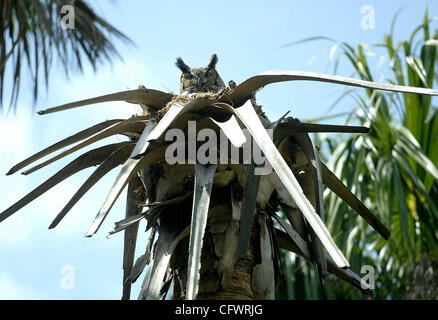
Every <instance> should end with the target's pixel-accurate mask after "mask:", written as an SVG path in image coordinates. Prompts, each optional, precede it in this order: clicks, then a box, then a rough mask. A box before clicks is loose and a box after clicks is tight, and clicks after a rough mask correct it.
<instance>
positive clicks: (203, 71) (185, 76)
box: [175, 54, 225, 94]
mask: <svg viewBox="0 0 438 320" xmlns="http://www.w3.org/2000/svg"><path fill="white" fill-rule="evenodd" d="M217 61H218V58H217V55H216V54H213V55H212V56H211V58H210V61H209V62H208V64H207V65H206V66H204V67H194V68H190V67H189V66H188V65H187V64H186V63H185V62H184V61H183V59H181V58H178V59H176V63H175V64H176V66H177V67H178V68H179V69H180V70H181V72H182V74H181V79H180V84H179V93H180V94H182V93H184V92H187V93H196V92H219V91H220V90H221V89H222V88H225V84H224V82H223V81H222V78H221V77H220V75H219V73H218V72H217V71H216V64H217Z"/></svg>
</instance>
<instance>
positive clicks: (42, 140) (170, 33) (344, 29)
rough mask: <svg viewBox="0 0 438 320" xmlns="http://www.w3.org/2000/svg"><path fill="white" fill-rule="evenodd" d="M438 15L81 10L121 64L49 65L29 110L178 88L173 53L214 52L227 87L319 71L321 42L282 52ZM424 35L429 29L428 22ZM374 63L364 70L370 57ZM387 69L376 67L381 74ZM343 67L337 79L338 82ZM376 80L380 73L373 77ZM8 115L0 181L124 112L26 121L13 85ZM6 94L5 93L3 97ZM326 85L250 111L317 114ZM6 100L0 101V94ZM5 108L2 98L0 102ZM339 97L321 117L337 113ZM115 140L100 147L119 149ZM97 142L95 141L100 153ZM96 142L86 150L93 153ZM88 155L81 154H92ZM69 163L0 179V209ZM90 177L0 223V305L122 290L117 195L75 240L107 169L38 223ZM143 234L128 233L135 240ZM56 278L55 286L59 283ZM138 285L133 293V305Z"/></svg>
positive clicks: (282, 9)
mask: <svg viewBox="0 0 438 320" xmlns="http://www.w3.org/2000/svg"><path fill="white" fill-rule="evenodd" d="M365 5H371V6H372V7H373V8H374V13H375V26H374V29H367V30H364V29H363V28H362V27H361V20H362V18H363V16H364V15H363V14H362V13H361V8H362V7H363V6H365ZM426 5H428V6H429V14H430V17H433V16H438V3H437V2H436V1H435V2H434V1H425V0H386V1H371V0H368V1H361V0H360V1H359V0H356V1H351V0H336V1H330V2H329V1H316V0H308V1H269V2H268V1H238V2H237V1H220V2H218V1H184V2H177V1H139V0H138V1H129V2H128V1H120V0H119V1H103V0H100V1H93V6H94V8H95V9H96V11H97V12H99V13H100V14H101V15H102V16H103V17H104V18H105V19H107V20H108V21H110V22H111V23H112V24H113V25H114V26H115V27H117V28H118V29H119V30H121V31H122V32H124V33H125V34H126V35H127V36H128V37H130V38H131V39H132V40H133V41H134V42H135V43H136V47H134V46H126V45H124V44H120V43H117V48H118V49H119V52H120V53H121V55H122V56H123V61H118V60H116V61H115V62H114V63H113V64H112V65H104V66H102V67H100V68H99V70H98V71H97V72H96V73H93V72H92V70H86V71H85V73H84V74H82V75H81V74H75V75H73V76H72V77H71V78H70V79H69V80H68V79H66V78H65V77H64V76H63V74H62V70H61V67H62V66H60V65H54V66H53V68H52V69H51V74H50V80H51V81H50V87H49V89H48V91H47V92H45V91H44V90H42V91H41V95H40V99H39V101H38V103H37V106H36V109H37V110H38V109H45V108H47V107H52V106H56V105H60V104H63V103H66V102H70V101H75V100H81V99H85V98H89V97H93V96H97V95H101V94H106V93H111V92H115V91H121V90H126V89H134V88H137V87H138V85H139V84H143V85H145V86H146V87H149V88H155V89H158V90H163V91H167V90H170V91H173V92H177V91H178V82H179V71H178V70H177V68H176V67H175V65H174V61H175V58H176V57H178V56H181V57H183V59H184V60H185V61H186V62H187V63H188V64H189V65H203V64H205V63H206V62H207V61H208V59H209V57H210V55H211V54H212V53H217V55H218V57H219V63H218V66H217V69H218V71H219V72H220V74H221V76H222V78H223V79H224V81H225V82H226V83H227V82H228V81H229V80H234V81H235V82H237V83H239V82H241V81H243V80H245V79H246V78H248V77H250V76H253V75H256V74H259V73H261V72H263V71H267V70H303V71H314V72H323V73H331V72H332V68H331V67H330V66H329V65H328V57H329V52H330V51H329V49H330V43H328V42H324V41H317V42H310V43H304V44H300V45H297V46H293V47H287V48H281V46H282V45H284V44H286V43H289V42H293V41H297V40H300V39H304V38H308V37H314V36H327V37H331V38H333V39H336V40H338V41H345V42H348V43H350V44H351V45H353V46H356V45H357V44H359V43H361V42H366V43H369V44H374V43H378V42H380V41H381V40H382V38H383V35H384V34H385V33H388V32H389V30H390V24H391V21H392V17H393V16H394V14H395V12H396V11H397V9H398V8H400V7H402V6H404V9H403V11H402V12H401V14H400V16H399V19H398V22H397V24H396V27H395V31H396V32H395V37H396V39H398V40H400V39H406V38H407V37H408V36H409V35H410V33H411V32H412V30H413V29H414V28H415V27H416V26H417V25H419V24H420V23H421V21H422V17H423V14H424V11H425V8H426ZM435 26H436V25H435ZM375 59H376V63H377V60H378V58H375ZM385 63H387V61H383V67H382V69H381V70H384V66H385ZM351 73H352V69H351V68H350V67H349V66H348V65H347V64H346V63H343V64H341V66H340V69H339V71H338V74H339V75H342V76H350V75H351ZM377 75H378V76H380V75H381V74H380V73H377ZM24 80H25V81H24V82H23V87H22V88H21V93H22V95H21V98H20V100H19V104H18V110H17V112H16V114H15V115H13V114H10V115H8V116H6V115H1V117H0V147H1V149H2V150H4V151H3V152H2V157H1V158H0V173H1V172H3V173H6V172H7V171H8V170H9V169H10V168H11V167H12V166H13V165H14V164H16V163H18V162H19V161H21V160H23V159H24V158H26V157H28V156H30V155H32V154H34V153H35V152H37V151H39V150H41V149H42V148H44V147H46V146H48V145H50V144H52V143H54V142H56V141H57V140H59V139H62V138H64V137H67V136H68V135H71V134H73V133H75V132H77V131H79V130H82V129H84V128H86V127H88V126H91V125H93V124H95V123H98V122H101V121H104V120H106V119H112V118H119V117H127V116H130V115H132V114H133V113H135V112H136V107H135V106H132V105H129V104H126V103H107V104H100V105H94V106H88V107H83V108H80V109H73V110H69V111H64V112H62V113H55V114H50V115H45V116H38V115H37V114H35V113H34V112H33V113H31V106H32V103H31V94H32V91H31V88H30V87H29V86H28V82H29V81H28V80H27V79H24ZM7 89H8V86H7V85H6V92H7ZM342 90H343V87H340V86H337V85H327V84H317V83H310V82H295V83H281V84H276V85H272V86H269V87H266V88H265V89H264V90H263V91H262V92H261V93H260V94H259V98H258V99H259V102H260V103H262V104H263V105H264V108H265V112H266V113H267V115H268V116H269V117H271V119H275V118H278V117H279V116H281V115H282V114H284V113H285V112H286V111H287V110H291V115H292V116H294V117H298V118H300V119H306V118H314V117H318V116H321V115H323V114H326V112H327V108H328V107H329V106H330V105H331V104H332V103H333V102H334V101H335V99H336V97H337V96H338V95H339V94H340V93H341V92H342ZM6 98H7V97H6ZM5 101H8V100H7V99H6V100H5ZM352 107H353V104H352V102H351V101H348V100H345V101H344V102H342V103H341V105H340V106H339V107H337V109H335V110H334V111H333V112H340V111H344V110H349V109H350V108H352ZM121 139H122V138H120V137H116V138H111V139H107V140H105V141H103V142H102V143H108V142H111V141H120V140H121ZM102 143H100V144H102ZM100 144H96V145H94V146H97V145H100ZM94 146H93V147H94ZM78 155H79V154H75V155H73V156H70V157H68V158H67V159H63V160H61V161H60V163H59V164H58V163H55V164H52V165H50V166H49V167H46V168H44V169H41V170H39V171H37V172H35V173H33V174H31V175H30V176H23V175H20V174H15V175H13V176H5V175H3V174H2V175H0V194H1V197H0V211H3V210H5V209H6V208H8V207H9V206H10V205H12V204H13V203H15V202H16V201H18V200H19V199H20V198H21V197H22V196H24V195H25V194H27V193H28V192H30V191H31V190H32V189H33V188H35V187H36V186H38V185H39V183H41V182H42V181H43V180H45V179H47V178H48V177H49V176H51V175H52V174H53V173H55V172H56V171H57V170H59V169H60V168H62V167H63V166H64V165H66V164H67V163H68V162H69V161H70V160H73V159H74V158H75V157H76V156H78ZM92 170H93V169H88V170H84V171H83V172H81V173H80V174H77V175H75V176H73V177H71V178H69V179H68V180H66V181H64V182H62V183H61V184H59V185H58V186H56V187H55V188H53V189H52V190H50V191H49V192H47V193H46V194H44V195H43V196H42V197H40V198H39V199H37V200H35V201H33V202H32V203H31V204H29V205H28V206H26V207H25V208H24V209H22V210H20V211H19V212H18V213H16V214H15V215H14V216H12V217H10V218H9V219H7V220H6V221H4V222H3V223H1V224H0V243H1V245H0V299H119V298H120V297H121V292H122V289H121V288H122V286H121V284H122V280H121V279H122V251H123V250H122V246H123V237H122V236H123V235H122V233H120V234H115V235H113V236H111V237H107V235H108V232H109V231H110V230H112V228H113V226H114V224H113V223H114V222H115V221H118V220H121V219H122V218H123V215H124V212H123V210H124V205H125V199H124V194H123V195H122V196H121V197H120V198H119V200H118V201H117V203H116V205H115V206H114V207H113V209H112V211H111V212H110V214H109V216H108V218H107V219H106V221H105V223H104V224H103V226H102V228H101V229H100V230H99V232H98V233H97V234H96V235H95V236H93V237H92V238H85V237H84V234H85V232H86V231H87V230H88V227H89V226H90V223H91V222H92V220H93V218H94V216H95V215H96V213H97V211H98V210H99V208H100V205H101V204H102V202H103V200H104V198H105V196H106V193H107V192H108V190H109V188H110V186H111V185H112V182H113V181H114V179H115V176H116V174H117V169H116V170H114V171H113V172H111V174H108V175H107V176H106V177H105V178H104V179H103V180H102V181H101V182H100V183H99V184H98V185H97V186H95V187H94V188H93V189H92V190H91V191H90V192H89V193H88V194H87V195H86V196H84V198H82V200H81V201H80V202H79V203H78V204H77V206H76V207H75V208H74V209H73V210H72V211H71V212H70V213H69V214H68V216H67V217H66V218H65V220H64V221H62V222H61V223H60V225H59V226H58V227H57V228H56V229H54V230H48V226H49V224H50V222H51V221H52V219H53V218H54V217H55V216H56V214H57V213H58V212H59V210H60V209H61V208H62V207H63V206H64V204H65V203H66V202H67V201H68V200H69V199H70V197H71V196H72V195H73V193H74V192H75V191H76V189H77V188H78V187H79V186H80V185H81V183H82V182H83V181H84V180H85V179H86V178H87V177H88V175H89V174H91V172H92ZM144 229H145V225H144V224H142V225H140V231H144ZM140 235H141V236H140V238H139V242H140V243H139V244H138V247H137V248H138V249H137V253H138V254H141V253H142V252H143V251H144V247H145V242H146V235H145V234H144V232H140ZM66 266H67V268H68V269H69V270H73V271H74V274H71V273H70V275H71V276H72V275H73V278H69V279H71V280H74V282H73V284H74V288H71V287H70V288H65V286H63V283H64V282H63V281H64V280H65V278H63V277H64V276H65V275H66V274H64V273H63V271H64V269H65V268H66ZM63 279H64V280H63ZM140 283H141V280H138V281H137V282H136V283H135V285H134V287H133V295H132V296H133V298H136V296H137V293H138V290H139V287H140Z"/></svg>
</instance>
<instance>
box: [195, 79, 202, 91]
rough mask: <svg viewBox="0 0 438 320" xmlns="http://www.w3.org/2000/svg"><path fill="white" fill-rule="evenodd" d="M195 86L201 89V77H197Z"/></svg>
mask: <svg viewBox="0 0 438 320" xmlns="http://www.w3.org/2000/svg"><path fill="white" fill-rule="evenodd" d="M196 84H197V87H198V89H201V86H202V80H201V77H198V81H197V83H196Z"/></svg>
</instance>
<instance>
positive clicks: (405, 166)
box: [307, 10, 438, 299]
mask: <svg viewBox="0 0 438 320" xmlns="http://www.w3.org/2000/svg"><path fill="white" fill-rule="evenodd" d="M399 12H400V11H399ZM397 16H398V13H397V14H396V15H395V17H394V20H393V22H392V27H391V32H390V34H387V35H385V36H384V39H383V42H382V43H380V44H378V45H376V46H374V48H376V49H378V48H382V49H383V50H385V52H384V53H383V55H382V54H378V53H377V52H374V51H373V50H374V49H372V47H371V46H368V45H366V44H360V45H359V46H358V47H357V48H356V49H354V48H353V47H352V46H350V45H349V44H347V43H338V42H334V46H336V47H338V48H341V52H340V53H339V54H338V56H337V59H336V61H337V62H336V65H337V64H338V63H339V60H340V59H341V58H342V57H346V58H347V60H348V62H349V63H351V65H352V66H353V67H354V70H355V74H356V75H357V76H359V77H360V78H361V79H363V80H367V81H373V79H374V78H375V77H376V75H375V73H373V72H372V69H371V65H372V63H373V61H370V60H372V59H373V57H378V58H379V59H380V60H386V61H388V62H389V64H388V68H387V69H385V70H384V72H385V76H386V77H387V80H386V81H387V82H389V83H393V84H399V85H409V86H416V87H423V88H432V87H433V86H434V85H436V80H437V61H438V60H437V43H438V30H435V32H432V31H431V27H430V24H431V21H432V19H429V18H428V14H427V10H426V13H425V16H424V20H423V21H422V23H421V24H420V25H419V26H418V27H416V28H415V29H414V31H413V32H412V35H411V36H410V38H409V39H408V40H405V41H400V42H398V43H397V44H396V43H394V40H393V39H394V26H395V22H396V19H397ZM382 57H383V59H382ZM335 72H336V66H335ZM347 96H349V97H353V99H354V100H355V101H356V102H357V107H356V108H355V110H353V111H352V112H351V114H350V115H349V117H348V121H347V123H351V122H358V123H359V124H360V125H363V126H367V127H370V129H371V130H370V133H369V134H368V135H363V136H345V135H344V136H336V137H330V138H327V139H323V140H321V139H319V140H318V141H319V143H321V144H322V145H323V146H324V147H323V148H322V150H327V154H325V155H322V157H323V158H325V159H328V166H329V167H330V168H331V169H332V170H333V172H335V173H336V174H337V175H338V176H339V177H340V179H341V180H342V181H343V182H344V183H345V184H346V185H347V186H348V187H349V188H352V190H354V192H355V193H356V194H358V195H360V198H361V199H363V201H364V202H365V203H366V204H367V205H368V207H369V208H370V209H371V210H372V211H373V212H376V213H377V216H378V217H379V218H380V219H381V220H382V221H384V222H385V224H386V225H387V226H388V227H389V229H390V231H391V234H392V236H391V238H390V239H389V241H382V240H381V239H379V238H378V237H376V235H375V233H373V232H372V230H370V229H369V228H368V227H367V226H366V225H365V224H363V223H361V222H360V221H358V220H357V219H356V218H354V217H352V216H348V218H347V217H346V216H345V215H344V213H345V212H347V211H348V208H347V207H346V206H345V204H344V203H343V202H342V201H340V199H338V198H336V196H334V195H333V194H328V196H327V197H326V199H325V200H326V208H327V210H328V213H329V214H328V216H329V219H328V222H327V223H328V227H329V230H330V231H331V232H332V233H333V234H339V233H340V231H341V230H342V231H346V232H342V233H341V234H340V239H339V243H341V244H342V249H343V251H344V252H345V253H346V256H347V257H348V258H349V261H350V262H351V264H352V268H360V266H363V265H367V264H368V265H372V266H376V267H377V271H378V277H377V281H378V284H380V287H378V289H377V290H376V295H377V298H384V299H386V298H388V297H390V298H393V299H400V298H415V297H417V298H423V299H424V298H429V299H430V298H432V299H436V298H437V297H438V296H437V293H436V290H434V289H431V290H429V289H428V288H429V287H430V285H431V284H432V283H434V282H433V275H431V276H432V278H431V277H430V276H428V271H427V270H428V268H429V267H430V266H432V265H435V264H436V261H437V257H438V233H437V230H438V220H437V218H438V211H437V207H438V183H437V182H438V170H437V167H438V152H437V150H436V147H435V145H436V143H435V138H436V136H437V134H438V112H437V109H436V107H434V105H433V100H432V99H431V97H426V96H420V95H410V94H409V95H401V94H399V93H388V92H377V91H372V90H368V89H367V90H365V91H360V92H358V91H357V90H346V91H345V92H344V93H343V94H342V96H341V97H340V100H341V99H343V98H344V97H347ZM340 100H339V101H340ZM325 147H327V148H325ZM420 275H422V276H420ZM312 278H313V280H311V279H312ZM315 278H316V276H315V275H313V276H311V277H310V278H308V280H307V281H315ZM331 296H332V297H339V296H340V297H344V298H345V297H347V298H355V297H358V296H357V294H356V293H355V292H352V291H351V290H349V288H347V287H343V288H339V286H337V285H334V286H333V287H332V290H331Z"/></svg>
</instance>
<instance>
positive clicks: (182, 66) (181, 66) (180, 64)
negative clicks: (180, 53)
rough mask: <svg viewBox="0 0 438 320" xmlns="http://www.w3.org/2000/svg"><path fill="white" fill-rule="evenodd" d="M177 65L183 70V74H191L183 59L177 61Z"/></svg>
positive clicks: (179, 58)
mask: <svg viewBox="0 0 438 320" xmlns="http://www.w3.org/2000/svg"><path fill="white" fill-rule="evenodd" d="M175 65H176V66H177V67H178V69H180V70H181V72H182V73H190V67H189V66H188V65H187V64H186V63H185V62H184V60H183V59H181V57H178V58H177V59H176V62H175Z"/></svg>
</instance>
